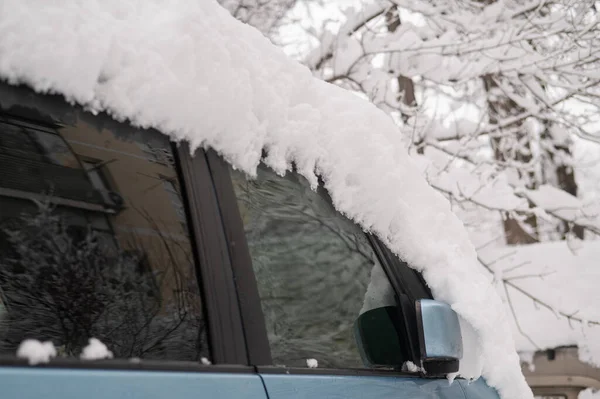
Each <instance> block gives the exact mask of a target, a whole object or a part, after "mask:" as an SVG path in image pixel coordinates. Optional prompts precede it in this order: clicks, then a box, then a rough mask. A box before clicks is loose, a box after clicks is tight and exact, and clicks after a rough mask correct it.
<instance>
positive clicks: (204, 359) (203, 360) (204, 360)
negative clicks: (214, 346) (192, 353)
mask: <svg viewBox="0 0 600 399" xmlns="http://www.w3.org/2000/svg"><path fill="white" fill-rule="evenodd" d="M200 363H202V364H203V365H205V366H210V365H211V364H212V362H211V361H210V360H208V359H207V358H205V357H201V358H200Z"/></svg>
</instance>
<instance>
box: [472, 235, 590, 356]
mask: <svg viewBox="0 0 600 399" xmlns="http://www.w3.org/2000/svg"><path fill="white" fill-rule="evenodd" d="M480 256H481V258H482V259H483V261H484V262H486V263H488V264H491V265H492V266H491V267H492V268H493V269H494V271H495V270H500V271H501V275H502V278H503V279H505V280H506V281H507V282H508V285H507V287H506V292H508V297H507V294H506V292H503V293H502V294H503V295H504V297H505V299H506V300H507V305H506V306H507V307H508V306H509V305H510V304H512V305H513V307H514V309H515V313H516V316H517V320H518V325H517V322H516V321H515V320H511V323H512V328H513V334H514V336H515V341H516V345H517V349H518V350H519V351H520V352H521V359H522V361H524V360H526V359H525V357H526V353H529V354H531V353H533V352H534V351H536V350H543V349H549V348H555V347H558V346H566V345H577V346H578V348H579V358H580V359H581V360H582V361H585V362H587V363H590V364H593V365H596V366H600V309H599V308H598V303H600V290H598V286H599V285H600V270H599V269H598V259H600V241H598V240H594V241H580V242H579V244H578V245H577V246H573V245H572V244H569V242H567V241H558V242H548V243H541V244H531V245H526V246H514V247H510V248H496V249H485V250H482V251H481V252H480ZM502 290H504V289H503V288H502ZM532 297H533V298H536V299H537V301H538V302H537V303H536V302H535V301H534V300H533V299H532ZM508 299H510V303H509V302H508ZM507 312H509V313H510V312H511V310H510V309H507ZM566 316H570V317H571V320H570V321H569V319H568V318H567V317H566ZM524 362H525V363H531V361H530V360H529V361H524Z"/></svg>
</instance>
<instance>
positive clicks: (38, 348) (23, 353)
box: [17, 339, 56, 365]
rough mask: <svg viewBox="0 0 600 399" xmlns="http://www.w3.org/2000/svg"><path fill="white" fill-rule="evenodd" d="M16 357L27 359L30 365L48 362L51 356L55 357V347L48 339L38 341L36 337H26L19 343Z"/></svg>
mask: <svg viewBox="0 0 600 399" xmlns="http://www.w3.org/2000/svg"><path fill="white" fill-rule="evenodd" d="M17 357H18V358H20V359H27V360H28V361H29V364H31V365H36V364H40V363H48V362H49V361H50V359H51V358H53V357H56V348H54V344H53V343H52V342H49V341H47V342H40V341H38V340H36V339H26V340H25V341H23V342H21V344H20V345H19V349H17Z"/></svg>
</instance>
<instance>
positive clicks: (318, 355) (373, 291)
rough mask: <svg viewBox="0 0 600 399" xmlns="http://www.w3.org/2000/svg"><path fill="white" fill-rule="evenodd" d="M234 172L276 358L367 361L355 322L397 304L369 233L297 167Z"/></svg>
mask: <svg viewBox="0 0 600 399" xmlns="http://www.w3.org/2000/svg"><path fill="white" fill-rule="evenodd" d="M231 173H232V176H233V182H234V189H235V192H236V196H237V198H238V205H239V208H240V213H241V216H242V220H243V223H244V229H245V232H246V238H247V241H248V246H249V250H250V254H251V257H252V265H253V268H254V271H255V273H256V279H257V284H258V289H259V294H260V297H261V304H262V308H263V312H264V316H265V319H266V324H267V331H268V338H269V343H270V346H271V354H272V356H273V361H274V363H275V364H280V365H286V366H290V367H306V360H307V359H311V358H314V359H317V361H318V363H319V367H331V368H362V367H364V363H363V360H362V359H361V356H360V353H359V349H358V347H357V343H356V339H355V336H354V329H353V326H354V323H355V321H356V320H357V318H358V316H359V315H361V314H363V313H364V312H366V311H368V310H372V309H376V308H381V307H384V306H393V305H394V304H395V301H394V294H393V290H392V288H391V286H390V284H389V281H388V279H387V276H386V274H385V272H384V271H383V269H382V267H381V265H380V264H379V262H378V260H377V258H376V256H375V254H374V252H373V249H372V247H371V246H370V243H369V242H368V240H367V237H366V236H365V234H364V233H363V232H362V230H361V229H360V228H358V227H357V226H356V225H354V224H353V223H352V222H350V221H349V220H348V219H346V218H344V217H343V216H342V215H341V214H339V213H338V212H336V211H335V209H334V208H333V206H332V205H331V203H330V201H329V198H328V197H327V196H326V195H324V194H323V193H322V192H314V191H312V190H311V189H310V187H309V184H308V183H307V182H306V180H304V179H303V178H301V177H299V176H297V175H295V174H288V175H287V176H286V177H284V178H282V177H279V176H277V175H276V174H275V173H273V172H272V171H270V170H268V169H266V168H264V167H261V168H259V171H258V177H257V179H256V180H250V181H248V180H247V179H246V178H245V176H244V175H243V174H242V173H240V172H236V171H232V172H231Z"/></svg>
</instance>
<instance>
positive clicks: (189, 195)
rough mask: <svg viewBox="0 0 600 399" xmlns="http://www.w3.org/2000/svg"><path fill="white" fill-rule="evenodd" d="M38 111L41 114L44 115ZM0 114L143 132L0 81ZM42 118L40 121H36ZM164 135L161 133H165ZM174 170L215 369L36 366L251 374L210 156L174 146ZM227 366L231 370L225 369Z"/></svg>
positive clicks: (4, 359)
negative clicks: (77, 119)
mask: <svg viewBox="0 0 600 399" xmlns="http://www.w3.org/2000/svg"><path fill="white" fill-rule="evenodd" d="M13 105H18V106H21V107H23V108H25V109H27V112H26V113H25V114H20V113H19V112H15V111H13V112H10V111H7V109H10V108H11V107H12V106H13ZM39 110H43V111H44V112H43V113H41V112H40V111H39ZM0 112H2V113H3V114H9V115H14V116H17V117H18V118H21V119H24V120H29V121H31V122H33V123H37V124H42V125H47V124H48V123H49V120H48V119H46V116H48V115H51V116H52V118H53V119H54V120H53V121H50V122H52V123H54V124H56V125H60V123H61V121H69V120H72V118H73V116H74V115H77V116H78V117H81V118H82V119H84V120H85V121H86V122H90V121H92V123H93V124H94V125H95V126H98V127H107V126H110V127H114V126H117V127H119V128H120V129H122V130H123V131H127V132H128V131H137V132H144V131H146V130H152V131H154V132H156V130H155V129H142V128H137V127H135V126H133V125H132V124H130V123H129V122H128V121H125V122H119V121H116V120H114V119H113V118H112V117H110V116H109V115H108V114H106V113H99V114H97V115H92V114H91V113H90V112H88V111H86V110H84V109H83V107H81V106H79V105H70V104H68V103H67V102H66V101H65V99H64V98H63V97H62V96H59V95H55V94H40V93H35V92H34V91H33V90H32V89H31V88H30V87H28V86H25V85H19V86H14V85H9V84H8V83H6V82H4V81H2V80H0ZM36 112H37V113H39V117H37V116H36ZM161 134H162V133H161ZM171 148H172V152H173V155H174V158H175V168H176V171H177V175H178V176H179V179H180V181H181V189H182V194H183V195H182V197H183V198H182V199H183V202H184V207H185V210H186V216H187V221H188V226H189V234H190V243H191V246H192V252H193V256H194V261H195V262H194V263H195V265H194V269H195V273H196V277H197V279H198V283H199V289H200V295H201V298H202V307H203V313H204V318H205V320H206V323H207V334H208V342H209V353H210V360H211V362H212V365H205V364H200V363H195V362H183V361H177V360H168V359H166V360H160V361H157V360H152V361H146V360H142V361H140V362H131V361H130V360H129V359H115V360H100V361H81V360H78V359H72V358H66V359H62V358H55V359H53V360H51V361H50V363H48V364H46V365H38V366H37V367H58V368H84V369H88V368H92V369H98V368H99V369H121V370H167V371H185V370H188V371H208V372H252V373H254V372H255V370H254V368H252V367H249V366H248V365H249V357H248V352H247V349H246V348H247V345H246V340H245V335H244V330H243V325H242V319H241V314H240V306H239V300H238V293H237V291H236V287H235V285H234V280H233V278H234V275H233V272H232V262H231V259H230V256H229V254H230V252H229V247H230V243H229V242H228V240H227V239H226V235H225V231H224V227H223V226H224V224H223V221H222V215H221V214H220V207H219V205H218V199H217V196H216V190H215V184H214V179H213V175H212V174H211V171H210V169H209V166H208V161H207V158H206V153H205V151H204V150H202V149H198V150H197V151H195V153H194V154H192V153H191V150H190V147H189V145H188V144H187V143H180V144H175V143H173V142H172V141H171ZM223 365H227V366H223ZM2 366H29V365H28V363H27V361H26V360H24V359H18V358H17V357H16V356H10V355H2V356H0V367H2Z"/></svg>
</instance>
